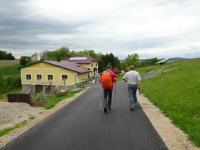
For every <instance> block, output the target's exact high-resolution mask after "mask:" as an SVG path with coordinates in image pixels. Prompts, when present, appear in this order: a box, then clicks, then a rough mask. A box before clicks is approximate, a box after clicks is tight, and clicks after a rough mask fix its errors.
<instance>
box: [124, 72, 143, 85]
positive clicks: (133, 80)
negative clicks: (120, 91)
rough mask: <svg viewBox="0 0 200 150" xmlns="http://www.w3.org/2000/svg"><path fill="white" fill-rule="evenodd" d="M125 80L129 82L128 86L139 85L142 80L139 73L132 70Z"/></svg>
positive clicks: (125, 76)
mask: <svg viewBox="0 0 200 150" xmlns="http://www.w3.org/2000/svg"><path fill="white" fill-rule="evenodd" d="M123 79H125V80H126V81H128V84H137V83H138V81H140V80H141V77H140V74H139V73H138V72H137V71H135V70H131V71H128V72H127V73H126V74H125V75H124V77H123Z"/></svg>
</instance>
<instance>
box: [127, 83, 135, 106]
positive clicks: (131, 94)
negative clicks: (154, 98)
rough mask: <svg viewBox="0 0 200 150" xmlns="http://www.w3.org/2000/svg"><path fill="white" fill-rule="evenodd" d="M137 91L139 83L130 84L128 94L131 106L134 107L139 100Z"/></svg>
mask: <svg viewBox="0 0 200 150" xmlns="http://www.w3.org/2000/svg"><path fill="white" fill-rule="evenodd" d="M136 92H137V84H129V85H128V96H129V104H130V108H134V105H135V103H136V102H137V96H136Z"/></svg>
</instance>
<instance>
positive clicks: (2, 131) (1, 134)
mask: <svg viewBox="0 0 200 150" xmlns="http://www.w3.org/2000/svg"><path fill="white" fill-rule="evenodd" d="M26 124H27V121H26V120H25V121H22V122H21V123H18V124H16V125H15V126H14V127H11V128H6V129H4V130H0V137H2V136H4V135H6V134H8V133H10V132H11V131H13V130H15V129H18V128H22V127H24V126H25V125H26Z"/></svg>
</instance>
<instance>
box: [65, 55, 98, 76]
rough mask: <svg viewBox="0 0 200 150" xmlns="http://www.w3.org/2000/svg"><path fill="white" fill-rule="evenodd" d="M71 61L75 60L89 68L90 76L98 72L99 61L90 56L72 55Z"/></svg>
mask: <svg viewBox="0 0 200 150" xmlns="http://www.w3.org/2000/svg"><path fill="white" fill-rule="evenodd" d="M69 61H71V62H75V63H77V64H79V65H80V66H82V67H84V68H87V69H88V70H89V71H90V77H93V76H95V75H97V74H98V68H99V65H98V61H97V60H96V59H95V58H93V57H90V56H83V57H71V58H70V59H69Z"/></svg>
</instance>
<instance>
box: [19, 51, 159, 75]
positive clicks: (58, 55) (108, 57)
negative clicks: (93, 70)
mask: <svg viewBox="0 0 200 150" xmlns="http://www.w3.org/2000/svg"><path fill="white" fill-rule="evenodd" d="M74 56H91V57H93V58H96V59H97V60H98V62H99V72H102V71H103V70H104V69H105V68H106V66H107V65H108V64H111V65H112V67H117V68H118V69H120V70H122V69H123V70H126V68H127V67H128V66H130V65H134V66H135V67H144V66H149V65H154V64H155V63H156V62H158V61H159V60H158V58H151V59H140V58H139V55H138V54H136V53H133V54H130V55H128V56H127V58H125V59H124V60H121V61H120V60H119V58H118V57H117V56H115V55H114V54H113V53H109V54H102V53H97V52H95V50H82V51H74V50H70V49H69V48H66V47H61V48H59V49H57V50H54V51H48V50H47V51H44V52H42V53H41V54H40V56H39V57H40V59H43V60H55V61H61V60H66V59H69V58H70V57H74ZM37 57H38V56H37V54H36V53H35V54H33V55H32V56H30V57H29V56H22V57H21V59H20V64H21V65H22V66H25V65H27V64H30V63H33V62H34V61H37Z"/></svg>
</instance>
